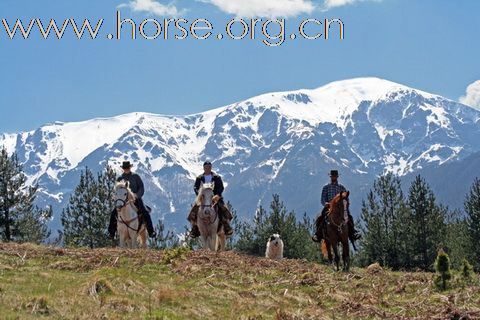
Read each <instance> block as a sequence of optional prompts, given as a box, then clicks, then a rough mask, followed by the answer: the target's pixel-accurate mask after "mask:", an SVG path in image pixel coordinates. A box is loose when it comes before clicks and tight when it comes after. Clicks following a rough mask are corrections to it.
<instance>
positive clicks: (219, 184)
mask: <svg viewBox="0 0 480 320" xmlns="http://www.w3.org/2000/svg"><path fill="white" fill-rule="evenodd" d="M217 184H218V186H217ZM217 187H218V192H219V193H220V195H221V194H222V193H223V190H224V189H225V188H224V187H223V181H222V177H220V176H218V180H217V182H215V188H217Z"/></svg>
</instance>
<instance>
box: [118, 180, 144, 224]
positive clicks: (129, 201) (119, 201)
mask: <svg viewBox="0 0 480 320" xmlns="http://www.w3.org/2000/svg"><path fill="white" fill-rule="evenodd" d="M120 189H125V190H126V191H127V193H126V194H125V199H115V207H116V208H117V212H118V210H121V209H123V208H125V207H126V206H127V205H130V206H131V207H132V208H133V210H134V211H135V212H136V213H137V215H136V216H135V217H133V218H132V219H130V220H124V219H123V218H122V216H121V215H119V214H117V220H118V221H119V222H121V223H123V224H124V225H125V226H126V227H127V228H128V229H130V230H133V231H136V232H138V231H139V230H140V225H139V226H138V229H134V228H132V227H130V224H131V223H132V222H133V221H135V220H138V210H137V208H136V207H135V206H134V205H133V201H132V200H129V199H128V193H129V190H128V189H127V188H126V187H121V188H120ZM117 203H121V205H119V204H117Z"/></svg>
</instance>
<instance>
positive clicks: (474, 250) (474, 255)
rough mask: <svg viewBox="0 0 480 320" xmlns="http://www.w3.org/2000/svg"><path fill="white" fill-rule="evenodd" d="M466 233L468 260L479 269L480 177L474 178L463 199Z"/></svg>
mask: <svg viewBox="0 0 480 320" xmlns="http://www.w3.org/2000/svg"><path fill="white" fill-rule="evenodd" d="M464 206H465V211H466V213H467V224H468V235H469V241H470V246H469V249H470V260H471V261H473V262H474V267H475V269H476V270H480V245H479V244H480V179H479V178H475V180H474V182H473V184H472V186H471V188H470V192H469V193H468V194H467V197H466V199H465V204H464Z"/></svg>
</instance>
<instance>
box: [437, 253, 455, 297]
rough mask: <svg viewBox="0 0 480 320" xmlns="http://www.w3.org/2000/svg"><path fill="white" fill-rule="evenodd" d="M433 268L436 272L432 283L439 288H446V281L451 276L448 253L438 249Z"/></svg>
mask: <svg viewBox="0 0 480 320" xmlns="http://www.w3.org/2000/svg"><path fill="white" fill-rule="evenodd" d="M435 270H436V272H437V274H436V276H435V279H434V283H435V286H436V287H437V288H438V289H440V290H447V285H448V281H449V280H450V279H451V278H452V273H451V271H450V258H449V257H448V254H447V253H446V252H445V251H443V250H442V249H440V250H439V251H438V255H437V259H436V260H435Z"/></svg>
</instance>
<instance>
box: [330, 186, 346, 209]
mask: <svg viewBox="0 0 480 320" xmlns="http://www.w3.org/2000/svg"><path fill="white" fill-rule="evenodd" d="M349 195H350V192H349V191H342V192H340V193H338V194H337V195H336V196H335V197H333V199H332V201H330V210H329V214H331V213H332V211H334V210H337V206H338V203H339V202H340V201H342V200H343V199H347V201H348V196H349Z"/></svg>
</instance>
